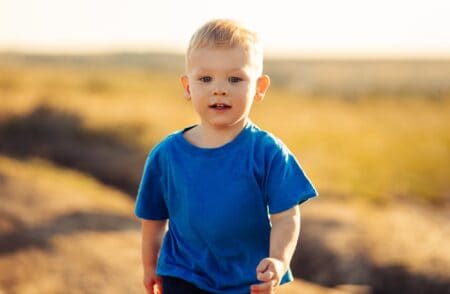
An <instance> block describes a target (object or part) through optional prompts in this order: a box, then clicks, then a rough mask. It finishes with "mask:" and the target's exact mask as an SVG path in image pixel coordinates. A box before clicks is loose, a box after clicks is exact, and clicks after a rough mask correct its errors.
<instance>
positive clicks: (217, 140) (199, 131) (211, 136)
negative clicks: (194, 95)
mask: <svg viewBox="0 0 450 294" xmlns="http://www.w3.org/2000/svg"><path fill="white" fill-rule="evenodd" d="M248 121H249V120H248V118H247V119H244V120H242V121H240V122H238V123H236V124H235V125H233V126H229V127H223V128H215V127H212V126H210V125H207V124H201V123H200V124H199V125H198V126H196V127H195V128H192V129H190V130H189V131H187V132H185V133H184V137H185V138H186V140H188V141H189V142H190V143H192V144H194V145H195V146H197V147H201V148H217V147H220V146H223V145H225V144H227V143H229V142H231V141H233V139H234V138H236V136H237V135H238V134H239V133H240V132H241V131H242V129H244V127H245V125H246V124H247V122H248Z"/></svg>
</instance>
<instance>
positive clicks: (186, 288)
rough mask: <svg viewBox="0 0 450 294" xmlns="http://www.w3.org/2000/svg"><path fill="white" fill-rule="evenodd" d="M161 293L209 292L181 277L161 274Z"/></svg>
mask: <svg viewBox="0 0 450 294" xmlns="http://www.w3.org/2000/svg"><path fill="white" fill-rule="evenodd" d="M161 278H162V285H163V294H181V293H182V294H210V292H208V291H205V290H202V289H199V288H197V287H196V286H195V285H194V284H192V283H189V282H187V281H185V280H183V279H179V278H175V277H169V276H162V277H161Z"/></svg>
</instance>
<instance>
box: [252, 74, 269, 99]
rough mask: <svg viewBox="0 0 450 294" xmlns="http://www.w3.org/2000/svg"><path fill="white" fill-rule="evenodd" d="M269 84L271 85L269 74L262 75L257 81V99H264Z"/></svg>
mask: <svg viewBox="0 0 450 294" xmlns="http://www.w3.org/2000/svg"><path fill="white" fill-rule="evenodd" d="M269 86H270V78H269V76H268V75H262V76H260V77H259V79H258V81H257V82H256V93H255V101H261V100H263V99H264V95H266V92H267V89H269Z"/></svg>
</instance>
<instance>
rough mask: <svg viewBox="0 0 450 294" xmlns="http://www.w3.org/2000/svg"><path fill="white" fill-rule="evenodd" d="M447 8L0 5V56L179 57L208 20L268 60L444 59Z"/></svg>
mask: <svg viewBox="0 0 450 294" xmlns="http://www.w3.org/2000/svg"><path fill="white" fill-rule="evenodd" d="M449 15H450V1H447V0H409V1H406V0H377V1H375V0H339V1H336V0H328V1H325V0H309V1H303V0H297V1H295V0H294V1H287V0H276V1H264V0H257V1H251V0H248V1H245V0H227V1H204V0H203V1H200V0H184V1H182V0H159V1H154V0H122V1H119V0H0V51H6V50H13V51H26V52H44V53H45V52H47V53H86V52H95V53H99V52H100V53H101V52H111V51H137V52H141V51H150V50H152V51H168V52H177V53H183V51H184V50H185V48H186V45H187V43H188V41H189V39H190V37H191V35H192V33H193V32H194V31H195V30H196V29H197V28H198V27H199V26H200V25H202V24H203V23H204V22H206V21H208V20H210V19H213V18H231V19H235V20H238V21H241V22H244V23H246V24H248V25H249V26H250V27H252V28H253V29H254V30H256V31H257V32H258V33H259V34H260V36H261V38H262V40H263V44H264V48H265V53H266V55H272V56H282V57H283V56H324V55H326V56H330V55H331V56H395V57H397V56H407V57H414V56H418V57H422V56H438V57H442V56H445V57H450V17H449Z"/></svg>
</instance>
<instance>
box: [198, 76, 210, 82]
mask: <svg viewBox="0 0 450 294" xmlns="http://www.w3.org/2000/svg"><path fill="white" fill-rule="evenodd" d="M199 80H200V81H202V82H204V83H208V82H211V81H212V78H211V77H209V76H205V77H201V78H200V79H199Z"/></svg>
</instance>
